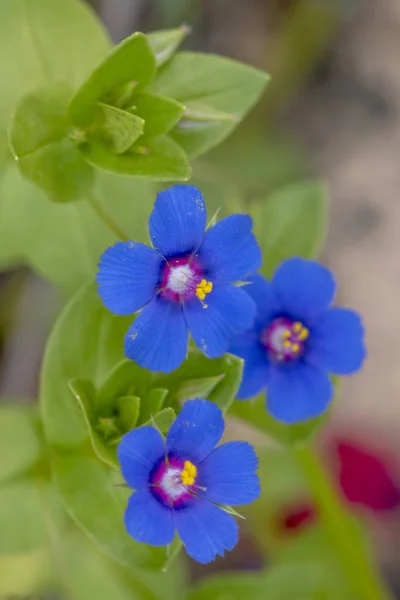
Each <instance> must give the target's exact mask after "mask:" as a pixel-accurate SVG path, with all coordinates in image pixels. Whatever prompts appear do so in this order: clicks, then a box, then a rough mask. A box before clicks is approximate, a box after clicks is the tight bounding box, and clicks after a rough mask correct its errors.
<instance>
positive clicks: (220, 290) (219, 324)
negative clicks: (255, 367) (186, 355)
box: [184, 284, 256, 358]
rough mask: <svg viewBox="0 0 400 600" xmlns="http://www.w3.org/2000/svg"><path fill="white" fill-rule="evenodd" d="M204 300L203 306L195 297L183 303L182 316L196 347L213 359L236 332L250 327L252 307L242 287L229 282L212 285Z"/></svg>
mask: <svg viewBox="0 0 400 600" xmlns="http://www.w3.org/2000/svg"><path fill="white" fill-rule="evenodd" d="M205 303H206V305H207V308H204V307H203V305H202V304H201V302H200V301H199V300H198V299H197V298H194V299H193V300H189V301H188V302H185V303H184V313H185V319H186V323H187V325H188V327H189V330H190V333H191V334H192V338H193V340H194V342H195V344H196V346H198V348H200V350H201V351H202V352H204V354H205V355H206V356H208V357H209V358H216V357H217V356H222V354H224V352H226V351H227V350H228V348H229V344H230V343H231V341H232V339H233V337H234V336H235V335H236V334H238V333H240V332H241V331H244V330H246V329H248V328H250V327H251V326H252V324H253V321H254V318H255V314H256V307H255V304H254V302H253V300H252V299H251V298H250V296H249V295H248V294H246V292H244V291H243V289H242V288H239V287H236V286H234V285H229V284H228V285H223V284H221V285H216V286H214V288H213V290H212V292H211V293H210V294H207V296H206V299H205Z"/></svg>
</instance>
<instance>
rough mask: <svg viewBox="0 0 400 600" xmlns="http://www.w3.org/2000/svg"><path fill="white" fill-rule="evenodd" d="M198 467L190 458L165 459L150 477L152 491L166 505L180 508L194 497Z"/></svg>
mask: <svg viewBox="0 0 400 600" xmlns="http://www.w3.org/2000/svg"><path fill="white" fill-rule="evenodd" d="M196 477H197V467H196V465H194V464H193V463H192V462H190V460H185V461H181V460H179V459H176V458H174V457H168V458H167V459H163V460H162V461H161V462H160V463H159V465H158V466H157V467H156V469H155V471H154V472H153V473H152V475H151V477H150V486H151V491H152V492H153V494H154V496H155V497H156V498H157V499H158V500H159V501H160V502H161V503H162V504H164V505H166V506H169V507H175V508H179V507H180V506H183V505H185V504H187V502H188V501H190V500H191V499H192V498H193V493H192V489H191V486H193V485H194V483H195V481H196Z"/></svg>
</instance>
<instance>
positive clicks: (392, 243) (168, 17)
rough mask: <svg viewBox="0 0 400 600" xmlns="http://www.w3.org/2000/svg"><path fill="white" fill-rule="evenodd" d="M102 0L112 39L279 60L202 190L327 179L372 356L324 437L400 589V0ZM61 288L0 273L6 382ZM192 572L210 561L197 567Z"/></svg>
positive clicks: (336, 240) (306, 509)
mask: <svg viewBox="0 0 400 600" xmlns="http://www.w3.org/2000/svg"><path fill="white" fill-rule="evenodd" d="M90 3H91V4H92V6H93V7H94V9H95V10H96V11H97V12H98V14H99V15H100V17H101V19H102V20H103V22H104V24H105V26H106V28H107V29H108V31H109V33H110V35H111V37H112V39H113V40H114V42H119V41H120V40H121V39H123V38H124V37H126V36H127V35H129V34H130V33H131V32H133V31H135V30H141V31H144V32H147V31H152V30H155V29H163V28H168V27H176V26H178V25H180V24H182V23H186V24H188V25H189V26H190V27H191V28H192V34H191V35H190V36H189V37H188V38H187V40H186V41H185V44H184V48H186V49H194V50H197V51H205V52H216V53H219V54H222V55H225V56H230V57H233V58H236V59H239V60H242V61H244V62H247V63H249V64H252V65H254V66H257V67H259V68H262V69H264V70H266V71H267V72H269V73H270V74H271V75H272V81H271V83H270V84H269V86H268V87H267V91H266V93H265V95H264V97H263V98H262V100H261V102H260V103H259V105H258V106H257V107H256V109H255V110H254V111H253V112H252V113H251V115H250V117H249V118H248V119H247V120H246V121H245V123H244V124H243V125H242V126H241V127H239V129H238V130H237V132H236V133H235V134H234V135H233V136H232V137H230V138H229V139H228V141H226V142H225V143H224V144H222V145H221V146H218V148H217V149H216V150H215V151H214V152H211V153H209V154H207V155H206V156H205V157H204V158H202V159H201V160H199V161H198V162H197V163H195V169H194V173H195V176H197V177H199V178H201V179H202V181H204V182H205V189H204V191H205V194H207V183H209V185H210V190H211V189H214V188H213V186H214V185H215V184H218V183H219V182H223V183H224V184H226V186H227V187H228V188H229V190H231V192H232V194H233V195H234V194H235V190H239V189H240V193H241V195H242V196H243V197H245V198H246V199H248V200H249V201H251V200H252V199H253V198H256V197H260V196H262V195H266V194H268V193H270V192H271V191H273V190H275V189H277V188H279V187H280V186H282V185H284V184H285V183H289V182H291V181H295V180H299V179H302V178H307V177H317V178H322V179H324V180H325V181H326V182H327V183H328V185H329V190H330V196H331V207H330V220H329V233H328V240H327V244H326V246H325V249H324V253H323V257H322V258H323V260H324V262H325V263H326V264H327V265H328V266H329V267H330V268H332V269H333V271H334V272H335V274H336V276H337V279H338V280H339V282H340V291H339V298H338V300H339V301H340V303H341V304H343V305H348V306H352V307H354V308H355V309H357V310H358V311H359V312H361V313H362V314H363V316H364V318H365V323H366V328H367V344H368V350H369V356H368V360H367V362H366V365H365V368H364V370H363V371H362V372H361V373H360V374H358V375H357V376H355V377H353V378H350V379H348V380H346V381H344V382H343V384H342V387H341V393H340V395H339V398H338V400H337V403H336V406H335V410H334V411H333V414H332V416H331V419H330V421H329V424H328V426H327V427H326V428H325V429H324V431H323V432H322V434H321V435H320V439H319V440H318V442H317V443H318V444H319V447H320V448H321V453H322V455H323V456H324V457H325V456H326V460H327V463H328V464H329V468H330V469H331V470H332V473H333V475H334V476H335V477H336V476H337V478H338V482H339V484H340V485H341V487H342V489H343V491H344V495H345V496H346V497H347V498H348V500H349V501H351V502H353V501H356V502H357V504H352V508H353V509H354V510H355V511H356V512H357V513H358V514H361V515H362V517H363V518H364V519H365V522H366V524H367V527H368V528H369V530H370V532H371V535H372V539H373V543H374V548H375V552H376V554H377V556H378V558H379V562H380V564H381V567H382V571H383V572H384V573H385V576H386V577H387V579H388V580H389V581H390V583H391V585H392V587H393V588H394V589H396V588H397V589H398V591H399V597H400V555H399V551H398V548H399V547H400V512H399V511H398V508H397V507H398V496H397V486H398V485H400V469H399V468H398V462H399V460H400V438H399V436H398V430H399V427H400V402H399V392H400V374H399V368H398V362H399V357H400V335H399V328H398V312H397V311H398V307H399V301H400V260H399V259H400V253H399V249H398V244H399V239H400V225H399V224H400V203H399V201H398V194H399V189H400V168H399V154H400V69H399V64H400V3H399V2H398V0H385V1H384V2H376V0H247V1H246V2H232V0H91V2H90ZM215 157H218V160H215ZM210 193H211V191H210ZM57 294H58V293H57V292H56V291H55V290H54V289H53V288H51V287H50V286H47V285H46V284H45V283H44V282H43V281H41V280H39V279H38V278H36V277H35V276H34V275H33V274H31V273H30V272H28V271H27V270H26V269H19V270H15V271H12V272H8V273H4V274H2V275H1V279H0V349H1V363H0V395H1V396H3V397H7V396H8V397H20V398H33V397H35V396H36V392H37V385H38V372H39V367H40V363H41V359H42V353H43V347H44V343H45V340H46V338H47V335H48V332H49V329H50V327H51V324H52V322H53V319H54V317H55V316H56V314H57V312H58V309H59V306H60V303H61V301H62V300H61V298H60V297H59V296H58V295H57ZM246 435H247V433H246ZM338 439H339V440H342V441H340V442H338ZM343 440H346V442H343ZM343 443H345V446H346V444H347V450H345V451H344V453H343V447H344V446H343ZM348 443H349V444H350V447H351V448H353V449H354V448H356V450H354V451H352V450H351V448H350V451H349V450H348ZM360 448H361V449H362V450H360ZM366 456H367V458H365V457H366ZM368 457H369V458H368ZM344 465H345V466H344ZM282 468H284V469H287V468H289V467H288V466H287V465H286V466H283V467H282ZM343 469H346V471H345V474H344V475H343ZM349 482H350V483H349ZM346 486H347V488H346ZM349 486H350V488H351V489H350V490H349ZM352 486H353V488H354V486H355V487H356V488H357V489H356V491H354V489H352ZM371 495H372V496H373V499H371ZM360 498H361V500H360ZM377 498H378V499H377ZM289 501H290V502H289ZM286 502H287V504H288V506H287V507H286ZM276 506H278V507H281V508H282V511H283V512H282V514H280V513H279V514H278V513H277V512H276V507H275V509H274V511H275V512H274V513H273V515H275V516H272V517H271V515H272V513H271V515H270V514H269V517H268V518H270V517H271V518H274V519H275V518H276V523H278V525H279V523H280V525H279V527H278V530H279V536H281V535H297V533H296V532H297V529H298V527H300V528H302V527H308V526H310V527H311V525H310V523H312V521H313V519H314V518H315V515H314V513H313V509H312V506H310V502H309V499H308V498H307V497H303V496H301V495H299V496H298V497H297V496H296V495H291V496H290V497H287V496H286V500H285V498H283V497H282V496H280V495H278V496H277V500H276ZM360 507H361V508H360ZM286 508H287V512H285V511H286ZM360 511H361V512H360ZM293 514H294V516H293ZM288 519H289V520H288ZM278 530H277V531H278ZM0 535H1V532H0ZM279 536H278V537H279ZM256 546H257V544H255V543H254V540H253V537H252V536H251V535H249V536H248V538H247V537H246V535H244V536H243V540H242V542H241V544H240V546H239V547H238V548H237V549H236V550H235V551H234V552H233V553H231V555H230V556H229V557H228V558H227V559H225V560H224V561H223V562H222V561H221V562H220V563H218V562H217V563H216V566H215V567H212V568H213V569H215V568H217V569H232V568H234V569H240V568H251V569H252V568H257V566H258V563H259V549H258V547H256ZM203 571H204V570H203ZM203 571H202V574H204V573H203ZM193 576H194V577H197V576H199V573H197V571H196V569H195V568H194V567H193Z"/></svg>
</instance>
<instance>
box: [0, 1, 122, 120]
mask: <svg viewBox="0 0 400 600" xmlns="http://www.w3.org/2000/svg"><path fill="white" fill-rule="evenodd" d="M109 48H110V42H109V39H108V37H107V35H106V32H105V29H104V27H103V26H102V24H101V23H100V21H99V20H98V19H97V18H96V16H95V14H94V12H93V11H92V10H91V9H90V8H89V7H88V6H87V4H86V3H83V2H80V1H78V0H63V2H54V1H53V0H35V2H34V3H32V2H29V1H27V0H20V1H19V2H15V0H2V2H0V55H1V56H3V57H7V60H2V61H1V64H0V79H1V81H3V82H7V85H3V86H2V91H1V95H0V131H5V130H6V129H7V126H8V123H9V119H10V116H11V112H12V111H13V110H14V107H15V105H16V104H17V102H18V100H19V99H20V98H21V96H23V95H24V94H26V93H27V92H29V91H33V90H36V89H38V88H40V87H42V86H44V85H46V84H48V83H50V82H52V81H64V82H66V83H68V84H70V86H71V87H72V88H74V89H75V88H76V87H77V86H79V85H80V84H81V83H82V81H84V79H85V78H86V77H87V76H88V75H89V73H90V72H91V71H92V70H93V69H94V67H95V66H96V65H97V64H98V63H99V61H100V60H102V59H103V57H104V56H105V55H106V54H107V52H108V50H109Z"/></svg>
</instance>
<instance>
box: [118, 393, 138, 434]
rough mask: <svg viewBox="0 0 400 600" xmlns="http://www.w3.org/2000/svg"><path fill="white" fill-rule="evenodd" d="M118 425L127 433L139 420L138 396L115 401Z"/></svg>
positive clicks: (123, 397) (124, 397)
mask: <svg viewBox="0 0 400 600" xmlns="http://www.w3.org/2000/svg"><path fill="white" fill-rule="evenodd" d="M117 408H118V413H119V415H118V424H119V427H120V429H121V430H122V431H124V432H128V431H130V430H131V429H133V428H134V427H136V423H137V421H138V419H139V413H140V398H139V397H138V396H122V397H121V398H118V400H117Z"/></svg>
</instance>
